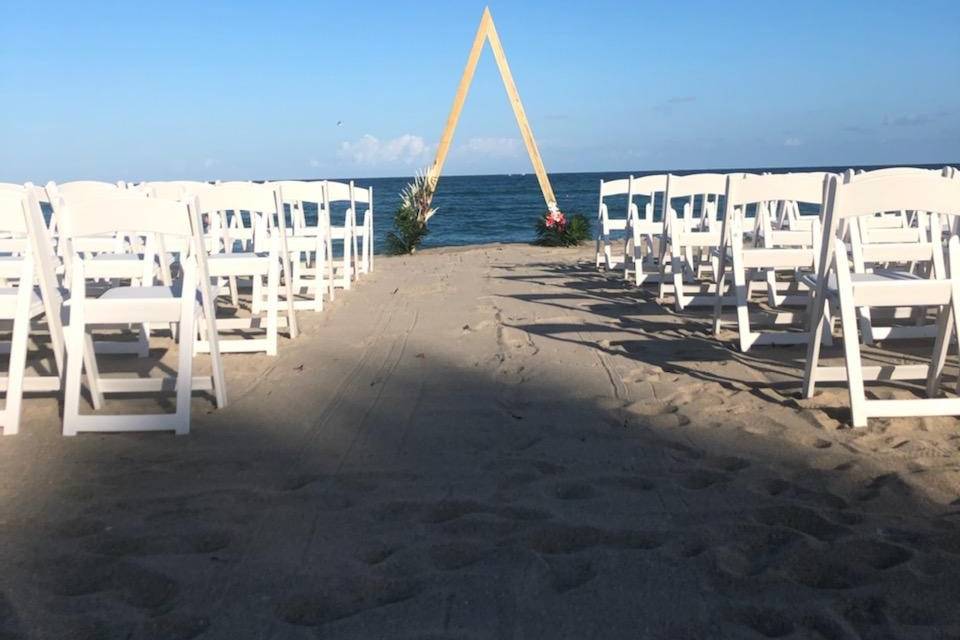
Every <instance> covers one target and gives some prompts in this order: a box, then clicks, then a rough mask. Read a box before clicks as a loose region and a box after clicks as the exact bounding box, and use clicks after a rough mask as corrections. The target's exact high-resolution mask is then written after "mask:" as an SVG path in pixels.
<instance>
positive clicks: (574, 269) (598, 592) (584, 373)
mask: <svg viewBox="0 0 960 640" xmlns="http://www.w3.org/2000/svg"><path fill="white" fill-rule="evenodd" d="M592 262H593V257H592V247H590V248H589V249H579V250H576V249H575V250H566V249H544V248H537V247H530V246H526V245H490V246H483V247H471V248H462V249H444V250H431V251H423V252H422V253H419V254H417V255H415V256H412V257H405V258H380V259H378V261H377V265H376V267H377V271H376V272H375V273H374V274H372V275H371V276H369V277H367V278H366V279H365V280H364V281H362V282H361V283H360V284H359V285H358V287H357V288H356V289H355V290H353V291H350V292H344V293H339V294H338V297H337V300H336V301H335V302H334V303H332V304H331V305H329V307H328V309H327V310H326V311H324V312H323V313H321V314H311V313H301V314H300V316H299V317H300V321H301V329H302V331H303V336H302V337H300V338H299V339H297V340H296V341H295V342H290V341H287V340H285V341H284V342H283V344H282V346H281V351H280V355H279V356H278V357H275V358H268V357H266V356H261V355H228V356H225V360H226V363H227V371H228V380H227V382H228V393H229V395H230V401H231V403H230V406H229V407H227V408H226V409H224V410H219V411H218V410H215V409H214V408H213V406H212V404H211V402H210V401H209V399H207V398H203V397H197V398H196V399H195V400H194V404H193V407H194V418H193V425H192V431H191V433H190V435H189V436H185V437H174V436H172V435H169V434H123V435H110V436H104V435H81V436H78V437H76V438H63V437H61V436H60V424H59V420H58V418H57V403H56V401H55V400H54V399H30V400H28V401H27V402H26V407H27V414H26V417H25V419H24V423H23V425H22V426H21V433H20V435H18V436H14V437H8V438H7V437H5V438H2V439H0V469H2V472H0V637H2V638H110V639H112V638H117V639H123V638H157V639H161V638H162V639H165V640H172V639H185V638H195V637H199V638H218V639H219V638H224V639H226V638H294V639H299V638H303V639H306V638H411V639H412V638H435V639H441V638H443V639H457V638H463V639H468V638H544V639H553V638H577V639H580V638H600V639H607V638H663V639H683V638H781V637H783V638H824V639H826V640H834V639H840V638H888V637H889V638H900V637H902V638H944V637H955V636H957V635H958V634H960V609H958V607H957V602H958V600H960V528H958V518H957V507H956V504H955V502H954V501H956V500H957V498H958V495H960V493H958V491H960V432H958V430H957V426H958V423H957V421H956V420H955V419H953V418H935V419H895V420H872V421H871V426H870V427H869V428H868V429H864V430H857V431H854V430H852V429H850V428H848V427H847V426H846V423H845V421H846V419H847V412H846V409H845V405H846V396H845V393H844V392H843V390H842V389H840V388H833V389H826V390H824V392H823V393H822V394H820V395H819V396H818V397H817V398H815V399H814V400H812V401H798V400H797V397H798V396H797V390H798V389H799V382H798V378H799V376H800V374H801V371H802V370H801V369H800V365H799V362H800V361H801V358H802V356H803V352H802V349H796V348H783V349H764V348H757V349H756V350H755V351H752V352H751V353H749V354H741V353H739V352H738V351H737V350H736V349H735V348H733V342H732V338H733V336H732V334H731V335H726V336H724V338H725V339H724V340H720V341H718V340H716V339H714V338H713V336H712V335H710V332H709V319H708V318H707V317H706V316H705V315H697V314H685V315H675V314H673V313H672V312H671V311H670V310H668V309H666V308H664V307H663V306H661V305H658V304H656V302H655V300H654V297H653V295H652V294H651V293H649V292H644V291H640V290H637V289H635V288H633V287H630V286H629V285H627V284H625V283H623V282H622V281H621V280H620V279H619V278H618V277H614V276H612V275H611V276H610V277H608V276H606V275H604V274H602V273H597V272H596V271H595V270H594V269H593V266H592ZM201 360H202V358H201ZM879 393H887V394H889V393H893V394H894V395H897V394H904V393H910V391H909V389H898V390H890V389H886V390H884V389H881V390H880V391H879ZM117 402H118V403H119V404H120V405H121V406H123V403H122V401H117Z"/></svg>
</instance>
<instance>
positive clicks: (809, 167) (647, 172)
mask: <svg viewBox="0 0 960 640" xmlns="http://www.w3.org/2000/svg"><path fill="white" fill-rule="evenodd" d="M945 166H950V167H955V166H960V159H958V160H956V161H953V162H950V161H947V162H892V163H879V164H866V163H863V164H858V163H850V164H845V163H838V164H815V165H755V166H742V167H695V168H692V169H682V168H677V167H674V168H670V169H610V170H602V171H593V170H591V171H547V174H548V175H551V176H571V175H597V176H601V175H620V174H628V175H630V174H632V175H651V174H657V173H673V174H690V173H734V172H738V171H743V172H746V171H762V170H771V169H773V170H776V171H789V170H796V171H823V170H827V169H836V168H839V167H844V168H848V169H870V170H876V169H888V168H892V167H918V168H923V169H937V168H941V167H945ZM527 175H530V176H535V175H536V174H535V173H534V172H533V169H531V170H530V171H520V172H517V171H513V172H504V173H446V174H442V175H441V176H440V178H441V179H443V178H502V177H514V176H527ZM411 177H412V174H408V175H394V176H364V177H360V178H344V177H334V178H330V177H327V178H320V177H312V178H311V177H300V178H266V179H265V181H267V182H277V181H281V180H300V181H304V182H312V181H317V180H354V181H358V180H409V179H410V178H411Z"/></svg>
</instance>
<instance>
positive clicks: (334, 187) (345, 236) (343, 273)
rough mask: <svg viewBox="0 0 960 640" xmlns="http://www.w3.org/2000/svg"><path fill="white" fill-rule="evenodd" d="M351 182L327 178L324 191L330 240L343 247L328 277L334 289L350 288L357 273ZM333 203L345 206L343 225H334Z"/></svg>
mask: <svg viewBox="0 0 960 640" xmlns="http://www.w3.org/2000/svg"><path fill="white" fill-rule="evenodd" d="M351 185H352V183H344V182H335V181H333V180H328V181H327V182H326V191H327V202H326V208H327V215H328V216H329V218H330V220H331V224H330V239H331V241H332V242H334V243H337V242H339V243H340V244H341V246H342V247H343V253H342V255H341V257H340V260H339V265H338V264H337V263H338V261H337V260H334V261H333V270H332V272H331V275H330V278H331V280H332V282H333V287H334V289H336V288H340V289H344V290H349V289H350V288H351V283H352V281H353V280H355V279H356V277H357V274H356V272H355V270H354V265H355V261H354V255H355V254H356V251H357V249H356V245H357V243H356V238H357V232H356V229H355V228H354V227H355V226H356V216H355V213H354V212H355V211H356V208H355V205H354V202H353V196H354V193H353V189H352V187H351ZM334 205H339V206H344V205H345V206H346V212H345V214H344V218H343V225H342V226H339V225H334V224H333V223H332V220H333V207H334Z"/></svg>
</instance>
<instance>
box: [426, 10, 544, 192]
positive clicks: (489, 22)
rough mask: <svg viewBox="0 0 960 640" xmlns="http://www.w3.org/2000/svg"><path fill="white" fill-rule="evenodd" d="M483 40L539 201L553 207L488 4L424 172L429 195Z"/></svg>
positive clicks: (437, 175) (454, 126)
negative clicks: (434, 152)
mask: <svg viewBox="0 0 960 640" xmlns="http://www.w3.org/2000/svg"><path fill="white" fill-rule="evenodd" d="M485 42H489V43H490V50H491V51H492V52H493V57H494V59H495V60H496V62H497V68H498V69H500V78H501V79H502V80H503V87H504V89H506V90H507V97H508V98H509V99H510V106H511V107H513V115H514V116H516V118H517V125H518V126H519V127H520V136H521V137H522V138H523V144H524V145H525V146H526V148H527V154H529V156H530V162H531V163H533V170H534V172H536V174H537V181H538V182H539V183H540V191H541V192H543V200H544V202H545V203H546V205H547V208H548V209H553V208H555V207H556V202H557V198H556V197H555V196H554V195H553V187H552V186H550V178H549V177H548V176H547V170H546V169H545V168H544V166H543V160H542V159H541V158H540V151H539V150H538V149H537V141H536V140H535V139H534V137H533V130H532V129H531V128H530V122H529V121H528V120H527V114H526V112H525V111H524V110H523V103H522V102H521V101H520V93H519V92H518V91H517V85H516V83H515V82H514V81H513V74H511V73H510V65H509V64H507V56H506V54H505V53H504V52H503V45H502V44H500V36H498V35H497V28H496V26H494V24H493V16H492V15H491V14H490V8H489V7H486V8H485V9H484V10H483V17H482V18H481V19H480V26H479V27H478V28H477V35H476V37H474V39H473V47H471V49H470V55H469V57H468V58H467V67H466V69H464V70H463V76H461V77H460V85H459V86H458V87H457V93H456V95H455V96H454V98H453V108H451V109H450V116H449V117H448V118H447V124H446V126H445V127H444V128H443V135H442V136H441V137H440V145H439V146H438V147H437V157H436V159H434V161H433V164H432V165H431V166H430V169H429V170H428V171H427V179H428V180H429V182H430V186H431V197H432V193H433V191H435V190H436V187H437V182H438V181H439V180H440V173H441V171H443V164H444V162H446V159H447V153H448V152H449V151H450V144H451V143H452V142H453V134H454V131H456V129H457V122H458V121H459V120H460V112H461V111H462V110H463V103H464V102H465V101H466V99H467V93H468V92H469V91H470V85H471V83H472V82H473V75H474V73H475V72H476V70H477V62H478V61H479V59H480V53H481V52H482V51H483V45H484V43H485Z"/></svg>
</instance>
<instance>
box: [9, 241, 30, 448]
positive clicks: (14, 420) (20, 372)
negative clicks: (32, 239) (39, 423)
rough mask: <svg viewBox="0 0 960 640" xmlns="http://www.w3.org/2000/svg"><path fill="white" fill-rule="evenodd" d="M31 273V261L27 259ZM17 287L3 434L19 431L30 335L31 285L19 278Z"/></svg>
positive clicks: (10, 434) (12, 433) (13, 433)
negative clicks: (19, 284) (19, 283)
mask: <svg viewBox="0 0 960 640" xmlns="http://www.w3.org/2000/svg"><path fill="white" fill-rule="evenodd" d="M26 263H27V265H29V271H27V273H31V274H32V273H33V266H32V264H33V263H32V261H31V260H29V259H27V260H26ZM20 282H21V286H19V287H18V288H17V310H16V317H15V318H14V320H13V335H12V336H11V338H10V370H9V373H8V374H7V399H6V406H5V407H4V411H3V414H4V418H5V420H4V424H3V425H2V426H3V435H5V436H12V435H15V434H16V433H18V432H19V431H20V409H21V406H22V404H23V376H24V374H25V369H26V365H27V341H28V339H29V335H30V297H31V294H32V293H33V287H30V286H26V285H25V284H24V282H25V280H24V279H21V280H20Z"/></svg>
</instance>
